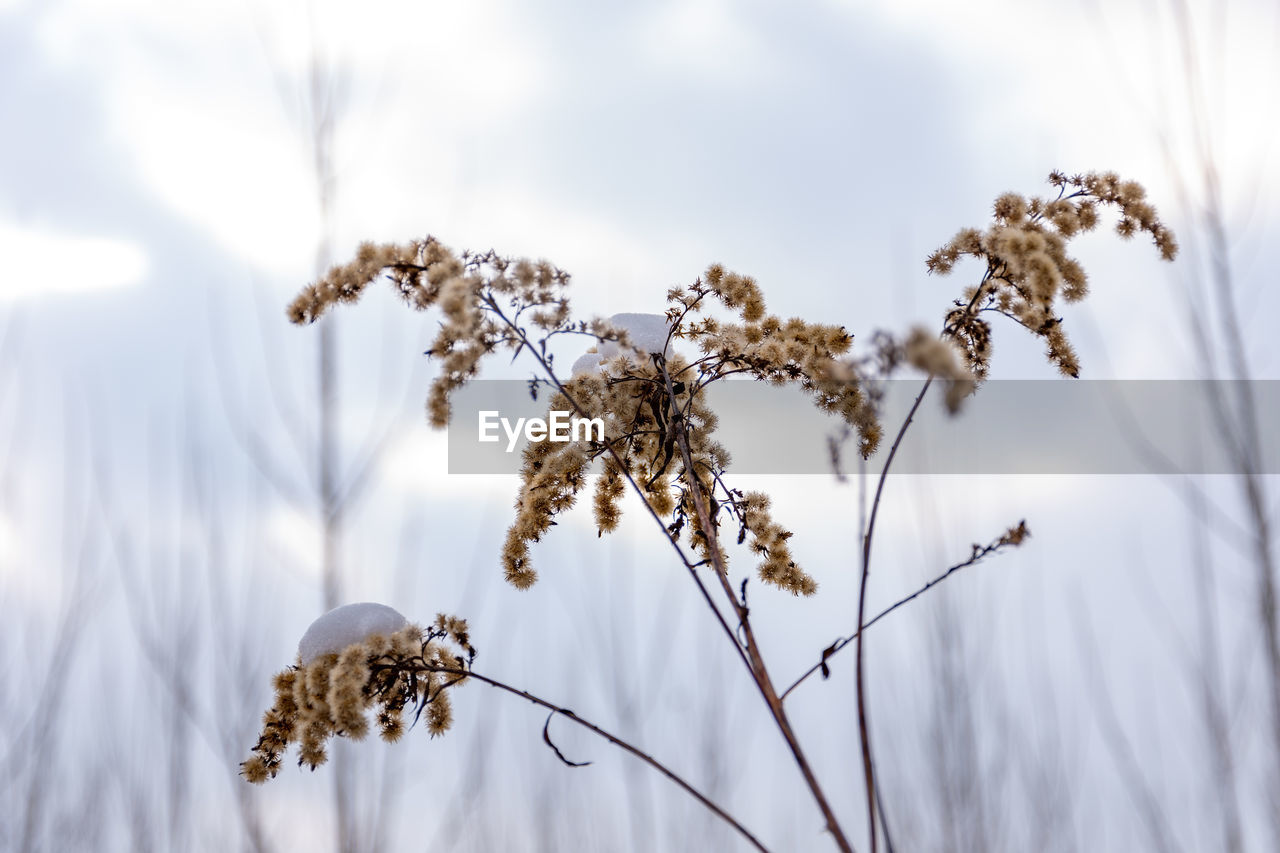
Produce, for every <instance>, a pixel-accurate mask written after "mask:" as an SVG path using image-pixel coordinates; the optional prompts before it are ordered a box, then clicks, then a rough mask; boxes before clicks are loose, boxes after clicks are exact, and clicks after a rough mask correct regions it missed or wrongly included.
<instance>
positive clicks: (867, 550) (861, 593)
mask: <svg viewBox="0 0 1280 853" xmlns="http://www.w3.org/2000/svg"><path fill="white" fill-rule="evenodd" d="M932 384H933V376H932V375H931V376H930V377H929V378H928V379H926V380H925V381H924V385H923V387H921V388H920V393H919V394H917V395H916V400H915V402H914V403H912V404H911V411H909V412H907V418H906V420H904V421H903V422H902V426H901V427H899V429H898V434H897V436H896V437H895V438H894V439H893V446H892V447H890V448H889V455H888V457H886V459H885V462H884V469H883V470H881V472H880V480H879V481H878V482H877V483H876V496H875V497H874V498H873V499H872V501H871V516H870V518H868V519H867V531H866V533H865V534H864V535H863V537H862V578H861V580H860V581H859V583H858V633H857V635H856V636H855V640H856V642H857V646H856V655H857V664H856V672H857V676H856V677H857V693H858V738H859V740H860V741H861V744H862V774H863V781H864V783H865V784H866V787H867V824H868V826H869V827H870V834H871V853H876V849H877V845H876V773H875V762H874V760H873V758H872V755H871V732H870V727H869V725H868V723H867V691H866V686H865V682H864V679H863V667H862V660H863V657H862V628H863V627H864V624H863V619H864V618H865V615H866V608H867V579H868V578H869V577H870V576H871V537H872V535H873V534H874V533H875V529H876V517H877V515H878V514H879V511H880V498H881V497H882V496H883V494H884V484H885V480H886V479H887V478H888V476H889V469H890V468H891V467H892V466H893V459H894V457H895V456H897V455H898V447H899V446H900V445H901V444H902V437H903V436H904V435H906V434H907V429H908V427H910V426H911V421H912V420H913V419H914V418H915V416H916V411H917V410H919V408H920V404H921V403H922V402H924V396H925V394H927V393H928V392H929V386H930V385H932Z"/></svg>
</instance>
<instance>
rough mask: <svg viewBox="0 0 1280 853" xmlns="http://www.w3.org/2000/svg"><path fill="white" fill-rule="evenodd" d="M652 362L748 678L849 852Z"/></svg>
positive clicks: (849, 852)
mask: <svg viewBox="0 0 1280 853" xmlns="http://www.w3.org/2000/svg"><path fill="white" fill-rule="evenodd" d="M654 362H655V363H656V364H657V365H658V367H659V369H660V370H661V371H662V378H663V381H664V382H665V383H666V386H667V397H668V399H669V400H670V401H671V408H672V420H671V428H672V429H673V430H674V431H675V437H676V443H677V444H679V446H680V455H681V457H682V459H683V461H684V468H685V480H686V482H687V483H688V484H689V494H690V497H691V498H692V500H693V506H694V511H695V512H696V513H697V514H698V523H699V524H700V525H701V526H702V532H703V535H704V536H705V537H706V542H707V554H708V556H709V557H710V559H711V563H712V566H713V567H714V568H715V573H716V577H718V578H719V579H720V586H721V588H722V589H723V591H724V594H725V597H726V598H728V599H729V602H730V603H731V604H732V605H733V608H734V611H735V612H736V614H737V616H738V625H739V627H740V628H741V629H742V635H743V639H744V641H745V642H744V645H745V646H746V651H747V655H748V657H749V658H750V662H751V663H750V671H751V675H752V678H753V679H754V680H755V682H756V687H757V688H758V689H759V691H760V695H761V696H762V697H763V698H764V701H765V704H766V705H768V706H769V712H770V713H771V714H772V715H773V719H774V722H775V723H777V726H778V730H779V731H780V732H781V733H782V737H783V739H784V740H786V742H787V747H788V748H789V749H790V750H791V755H792V757H794V758H795V761H796V765H797V766H798V767H799V768H800V773H801V775H802V776H804V780H805V783H806V784H808V786H809V791H810V793H812V794H813V798H814V801H815V802H816V803H817V805H818V808H819V810H820V811H821V812H822V816H823V818H824V819H825V820H826V823H827V830H828V831H829V832H830V833H831V836H832V838H834V839H835V842H836V845H837V846H838V847H839V848H840V850H841V851H844V853H853V845H851V844H850V843H849V840H848V838H846V837H845V834H844V830H843V828H841V826H840V821H839V820H838V819H837V818H836V815H835V811H834V810H833V809H832V808H831V804H830V803H828V802H827V797H826V794H825V792H824V791H823V790H822V785H821V783H819V781H818V777H817V775H816V774H815V773H814V772H813V768H812V767H811V766H810V765H809V760H808V759H807V758H806V757H805V754H804V749H803V748H802V747H801V746H800V740H799V738H797V737H796V734H795V731H794V730H793V729H792V727H791V721H790V720H789V719H788V718H787V712H786V710H785V709H784V708H783V707H782V700H781V699H779V698H778V693H777V691H776V690H775V689H774V686H773V681H772V679H771V678H770V677H769V670H768V667H766V666H765V662H764V657H763V655H761V653H760V646H759V644H758V643H757V642H756V638H755V632H754V631H753V630H752V628H751V619H750V615H749V613H748V610H747V606H746V604H745V603H743V602H741V601H739V600H738V597H737V596H736V595H735V594H734V592H733V588H732V587H731V586H730V584H729V568H728V566H727V565H726V564H725V561H724V554H723V552H722V551H721V549H720V541H719V537H718V536H717V535H716V528H715V522H714V520H713V519H712V518H711V514H710V512H709V511H708V510H707V505H706V500H705V497H704V496H703V494H702V485H701V482H700V481H699V480H698V478H697V476H696V475H695V474H694V465H693V454H692V453H691V452H690V451H689V437H688V434H687V432H686V428H685V421H684V417H683V415H682V413H681V410H680V407H679V404H678V402H677V400H676V392H675V387H674V385H672V382H671V374H670V373H668V372H667V367H666V362H665V360H664V359H662V357H661V356H654ZM736 644H737V643H736V640H735V645H736Z"/></svg>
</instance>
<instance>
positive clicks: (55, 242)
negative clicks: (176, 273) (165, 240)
mask: <svg viewBox="0 0 1280 853" xmlns="http://www.w3.org/2000/svg"><path fill="white" fill-rule="evenodd" d="M0 258H4V259H5V268H4V273H3V275H0V301H10V300H18V299H24V298H31V297H36V296H41V295H46V294H51V293H80V292H86V291H101V290H110V289H113V288H118V287H127V286H129V285H132V284H136V283H138V282H139V281H140V280H141V279H142V277H143V276H144V275H146V273H147V269H148V266H149V263H148V259H147V255H146V253H145V252H143V250H142V249H141V247H139V246H138V245H137V244H136V243H132V242H130V241H127V240H122V239H118V238H111V237H95V236H88V235H76V234H67V233H62V232H59V231H55V230H53V229H49V228H43V227H35V226H30V225H17V224H14V223H11V222H0Z"/></svg>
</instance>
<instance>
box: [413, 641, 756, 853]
mask: <svg viewBox="0 0 1280 853" xmlns="http://www.w3.org/2000/svg"><path fill="white" fill-rule="evenodd" d="M421 669H422V670H423V671H425V672H435V673H439V674H441V675H456V676H461V677H464V678H474V679H475V680H476V681H480V682H483V683H485V684H488V685H489V686H490V687H496V688H498V689H499V690H503V691H506V692H507V693H510V694H512V695H513V696H519V697H520V698H522V699H528V700H529V701H530V702H532V703H533V704H535V705H537V706H539V707H541V708H545V709H546V710H548V711H550V712H551V714H552V716H554V715H556V714H559V715H560V716H562V717H564V718H565V719H567V720H572V721H573V722H575V723H577V724H578V725H580V726H582V727H583V728H584V729H587V730H588V731H591V732H593V733H595V734H596V735H599V736H600V737H602V738H604V739H605V740H607V741H609V743H611V744H613V745H614V746H616V747H619V748H620V749H623V750H625V751H627V752H629V753H631V754H632V755H634V756H635V757H636V758H638V759H640V760H641V761H643V762H644V763H645V764H648V765H649V766H650V767H652V768H653V769H654V770H657V771H658V772H659V773H661V774H662V775H663V776H666V777H667V778H668V779H670V780H671V781H672V782H674V783H676V784H677V785H678V786H680V788H681V789H682V790H684V792H685V793H687V794H688V795H689V796H691V797H693V798H694V799H695V800H697V801H698V802H699V803H701V804H702V805H703V806H705V807H706V808H707V809H708V810H709V811H711V812H712V813H713V814H715V815H716V817H718V818H720V819H721V820H723V821H724V822H725V823H727V824H729V825H730V826H732V827H733V828H734V829H736V830H737V831H738V834H740V835H741V836H742V837H743V838H745V839H746V840H747V841H748V842H749V843H750V844H751V846H752V847H754V848H755V849H757V850H760V851H762V853H768V848H767V847H765V846H764V845H763V844H762V843H761V842H760V839H758V838H756V837H755V836H754V835H752V834H751V831H750V830H748V829H747V828H746V827H745V826H743V825H742V824H740V823H738V821H737V820H735V819H734V817H733V815H731V814H729V813H728V812H726V811H725V810H724V809H722V808H720V806H718V805H716V804H715V803H714V802H712V801H711V800H710V799H709V798H708V797H707V795H706V794H703V793H702V792H701V791H699V790H698V789H697V788H695V787H693V786H692V785H690V784H689V783H688V782H686V781H685V780H684V779H683V778H682V777H681V776H680V775H679V774H677V773H676V772H675V771H674V770H672V769H671V768H670V767H668V766H667V765H665V764H663V763H662V762H661V761H658V760H657V759H656V758H654V757H653V756H652V755H650V754H649V753H647V752H645V751H644V750H642V749H640V748H638V747H635V746H632V745H631V744H630V743H628V742H626V741H625V740H623V739H622V738H620V737H617V736H616V735H613V734H611V733H609V732H607V731H605V730H604V729H602V728H600V727H599V726H597V725H596V724H595V723H592V722H590V721H589V720H585V719H583V718H582V717H580V716H578V715H577V714H575V713H574V712H573V711H571V710H569V709H568V708H562V707H560V706H559V705H556V704H555V703H554V702H548V701H547V700H546V699H542V698H540V697H538V696H535V695H533V694H532V693H530V692H528V691H526V690H521V689H520V688H518V687H512V686H511V685H509V684H506V683H504V682H501V681H498V680H497V679H496V678H490V677H489V676H487V675H481V674H480V673H478V672H475V671H473V670H469V669H458V668H455V667H446V666H435V665H432V664H429V663H427V664H425V665H424V666H422V667H421ZM550 722H551V717H547V723H548V724H550ZM543 736H544V739H546V740H547V742H548V743H550V738H549V737H547V727H546V725H544V726H543ZM552 748H553V749H554V744H553V745H552ZM556 754H557V755H560V750H558V749H557V750H556ZM560 760H561V761H565V758H564V756H563V755H560ZM566 763H568V764H573V762H566ZM575 766H576V765H575Z"/></svg>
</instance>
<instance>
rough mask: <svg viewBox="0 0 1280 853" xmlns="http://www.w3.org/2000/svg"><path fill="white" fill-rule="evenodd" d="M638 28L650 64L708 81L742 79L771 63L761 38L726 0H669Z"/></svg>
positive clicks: (747, 79) (739, 81)
mask: <svg viewBox="0 0 1280 853" xmlns="http://www.w3.org/2000/svg"><path fill="white" fill-rule="evenodd" d="M638 32H639V36H640V47H641V50H642V51H643V52H644V53H645V54H647V55H648V56H649V58H650V60H651V61H652V62H653V63H654V64H655V65H658V66H661V67H664V68H672V69H677V70H679V71H681V72H683V73H685V74H688V75H693V76H694V77H697V78H702V79H704V80H708V81H714V82H719V83H732V84H735V85H744V84H746V83H749V82H751V81H752V80H754V79H758V78H759V77H760V76H761V73H762V72H764V71H766V70H769V69H770V67H771V66H772V65H773V63H772V62H771V61H770V60H771V57H772V53H771V51H770V50H769V49H768V45H767V43H766V42H765V40H763V39H761V38H760V37H759V36H758V35H757V34H756V33H755V32H752V31H751V30H750V29H749V28H748V27H747V25H746V24H745V23H744V22H743V20H742V19H741V17H740V16H735V14H734V4H732V3H730V2H728V0H675V2H670V3H667V4H665V5H664V6H663V8H662V9H661V10H660V11H659V12H658V13H657V14H656V15H654V16H653V17H652V18H651V19H650V21H649V22H648V24H647V26H645V27H642V28H640V30H639V31H638Z"/></svg>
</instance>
